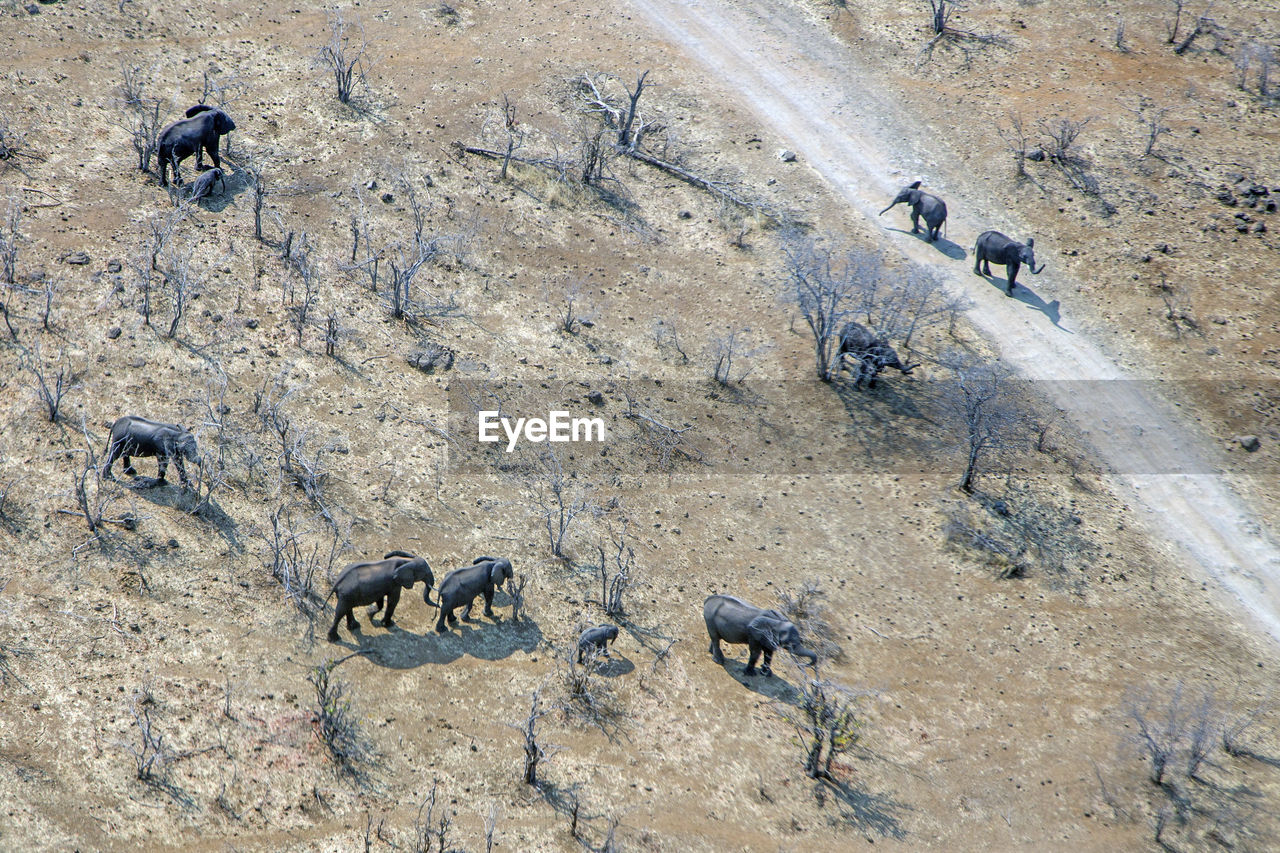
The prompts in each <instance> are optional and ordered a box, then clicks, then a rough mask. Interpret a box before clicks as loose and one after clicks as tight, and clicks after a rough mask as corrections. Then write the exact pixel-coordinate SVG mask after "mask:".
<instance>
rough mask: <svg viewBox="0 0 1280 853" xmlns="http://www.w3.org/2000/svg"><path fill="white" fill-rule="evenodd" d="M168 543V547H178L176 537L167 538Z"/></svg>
mask: <svg viewBox="0 0 1280 853" xmlns="http://www.w3.org/2000/svg"><path fill="white" fill-rule="evenodd" d="M168 544H169V547H170V548H177V547H178V540H177V539H170V540H169V542H168Z"/></svg>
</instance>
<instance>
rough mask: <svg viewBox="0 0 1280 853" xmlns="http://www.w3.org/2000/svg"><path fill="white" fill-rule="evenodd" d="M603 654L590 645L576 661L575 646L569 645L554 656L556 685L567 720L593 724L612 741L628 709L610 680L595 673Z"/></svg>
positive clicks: (626, 717)
mask: <svg viewBox="0 0 1280 853" xmlns="http://www.w3.org/2000/svg"><path fill="white" fill-rule="evenodd" d="M602 657H603V653H602V652H601V651H600V649H598V648H595V647H594V646H593V647H591V648H590V649H588V650H586V651H585V652H583V655H582V663H578V649H577V647H576V646H572V647H570V648H569V649H567V650H566V651H564V652H562V653H561V654H560V655H558V656H557V660H556V666H557V669H558V672H559V681H560V687H561V690H562V691H563V694H562V698H561V700H560V703H559V707H560V711H561V712H562V713H563V714H564V718H565V719H566V720H569V721H574V722H579V723H584V724H586V725H590V726H595V727H596V728H598V729H599V730H600V731H601V732H603V733H604V734H605V736H606V737H608V738H609V739H610V740H615V739H616V738H617V736H618V734H619V733H620V731H621V729H622V726H623V724H624V723H625V722H626V721H627V719H628V712H627V709H626V706H625V704H624V703H623V701H622V697H621V696H620V695H619V693H618V689H617V688H616V687H615V686H614V683H613V681H612V680H611V679H608V678H604V677H602V676H600V675H599V674H598V672H597V670H598V669H599V666H600V661H601V658H602Z"/></svg>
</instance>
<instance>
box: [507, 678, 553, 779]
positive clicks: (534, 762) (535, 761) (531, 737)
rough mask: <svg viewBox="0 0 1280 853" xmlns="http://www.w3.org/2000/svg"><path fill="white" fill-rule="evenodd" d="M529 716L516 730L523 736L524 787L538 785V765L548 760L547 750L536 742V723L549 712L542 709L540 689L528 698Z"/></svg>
mask: <svg viewBox="0 0 1280 853" xmlns="http://www.w3.org/2000/svg"><path fill="white" fill-rule="evenodd" d="M530 698H531V701H530V704H529V715H528V716H527V717H525V718H524V723H523V724H522V725H520V726H516V727H514V728H518V729H519V730H520V733H521V734H522V735H524V781H525V784H526V785H533V786H534V787H537V785H538V765H539V764H541V763H542V762H544V761H546V760H547V759H548V758H550V755H548V753H547V750H546V748H545V747H543V745H542V744H541V743H539V742H538V721H539V720H540V719H542V718H543V717H544V716H545V715H546V714H548V713H549V711H547V710H545V709H543V708H542V688H541V687H539V688H537V689H536V690H534V691H533V694H532V696H531V697H530Z"/></svg>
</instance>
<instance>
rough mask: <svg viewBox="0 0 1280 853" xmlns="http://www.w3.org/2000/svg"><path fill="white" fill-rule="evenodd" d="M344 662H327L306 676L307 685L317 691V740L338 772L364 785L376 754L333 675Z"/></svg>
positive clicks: (343, 688) (342, 686) (344, 687)
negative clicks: (368, 767) (370, 763)
mask: <svg viewBox="0 0 1280 853" xmlns="http://www.w3.org/2000/svg"><path fill="white" fill-rule="evenodd" d="M345 659H346V658H343V659H342V660H345ZM342 660H337V661H334V660H327V661H325V662H324V663H322V664H320V665H318V666H316V667H315V668H313V669H312V670H311V672H310V674H308V675H307V681H309V682H310V683H311V686H312V687H313V688H315V694H316V707H315V710H314V711H313V712H312V717H311V719H312V723H313V724H314V726H315V733H316V737H317V738H318V739H319V741H320V743H322V744H323V745H324V748H325V749H326V750H327V751H328V753H329V757H330V758H331V759H332V760H333V763H334V764H335V765H336V766H337V768H338V770H339V771H340V772H341V773H342V774H343V775H345V776H348V777H350V778H351V779H353V780H355V781H357V782H362V781H363V780H364V777H365V773H366V770H365V766H366V765H367V764H368V763H369V762H371V761H372V760H373V758H374V757H375V750H374V747H373V744H372V743H371V742H370V740H369V738H368V737H367V736H366V735H365V733H364V731H363V730H362V728H361V726H360V721H359V716H358V715H357V714H356V712H355V710H354V709H353V708H352V707H351V701H350V700H349V699H347V698H346V694H347V685H346V684H345V683H344V682H342V681H340V680H339V679H338V678H336V677H335V676H334V674H333V671H334V670H335V669H336V668H337V666H338V664H340V663H342Z"/></svg>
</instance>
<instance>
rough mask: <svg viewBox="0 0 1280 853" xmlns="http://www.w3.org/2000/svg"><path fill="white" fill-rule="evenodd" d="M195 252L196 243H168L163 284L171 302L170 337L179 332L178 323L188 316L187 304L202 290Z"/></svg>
mask: <svg viewBox="0 0 1280 853" xmlns="http://www.w3.org/2000/svg"><path fill="white" fill-rule="evenodd" d="M194 254H195V245H194V244H190V243H189V244H186V245H182V246H179V245H177V244H176V243H170V244H169V245H168V251H167V252H166V257H165V266H164V270H163V272H162V278H161V284H162V286H163V291H162V292H163V293H164V294H165V296H166V297H167V298H168V302H169V314H170V319H169V328H168V330H167V331H166V332H165V337H167V338H170V339H172V338H173V337H175V336H176V335H177V334H178V325H179V324H180V323H181V322H182V318H183V317H184V316H186V312H187V306H188V305H189V304H190V302H191V300H192V299H194V298H195V297H196V296H197V295H198V294H199V291H200V276H199V273H198V272H197V271H196V270H195V269H194V267H193V262H192V258H193V256H194Z"/></svg>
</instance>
